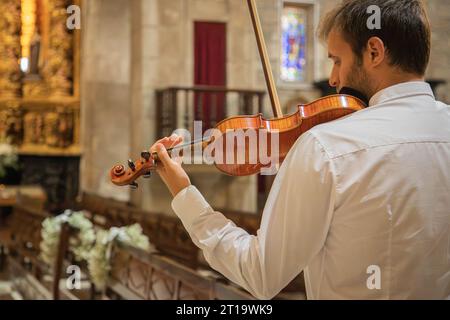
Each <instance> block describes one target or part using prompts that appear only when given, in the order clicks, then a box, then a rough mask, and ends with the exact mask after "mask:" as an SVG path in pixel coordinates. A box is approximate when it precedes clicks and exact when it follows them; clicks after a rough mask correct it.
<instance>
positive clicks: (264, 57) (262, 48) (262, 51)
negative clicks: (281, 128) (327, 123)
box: [247, 0, 283, 118]
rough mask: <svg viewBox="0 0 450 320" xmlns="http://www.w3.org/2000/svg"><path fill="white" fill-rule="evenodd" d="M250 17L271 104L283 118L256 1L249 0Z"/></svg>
mask: <svg viewBox="0 0 450 320" xmlns="http://www.w3.org/2000/svg"><path fill="white" fill-rule="evenodd" d="M247 4H248V8H249V10H250V16H251V18H252V25H253V30H254V31H255V35H256V43H257V44H258V51H259V56H260V57H261V63H262V67H263V70H264V77H265V79H266V84H267V90H268V91H269V96H270V102H271V105H272V110H273V114H274V116H275V117H277V118H281V117H282V116H283V111H282V110H281V106H280V99H279V98H278V93H277V89H276V87H275V80H274V78H273V73H272V68H271V66H270V61H269V55H268V54H267V47H266V42H265V41H264V35H263V33H262V28H261V21H260V20H259V15H258V9H257V8H256V3H255V0H247Z"/></svg>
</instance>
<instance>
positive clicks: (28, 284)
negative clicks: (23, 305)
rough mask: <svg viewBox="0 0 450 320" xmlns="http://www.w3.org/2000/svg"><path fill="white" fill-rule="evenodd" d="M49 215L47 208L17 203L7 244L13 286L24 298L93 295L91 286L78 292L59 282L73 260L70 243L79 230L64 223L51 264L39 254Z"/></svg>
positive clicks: (71, 298)
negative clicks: (43, 223) (35, 207)
mask: <svg viewBox="0 0 450 320" xmlns="http://www.w3.org/2000/svg"><path fill="white" fill-rule="evenodd" d="M47 217H50V214H48V213H47V212H45V211H40V210H36V209H33V208H30V207H26V206H22V205H16V206H15V207H14V210H13V214H12V217H11V222H10V224H11V226H10V237H9V241H8V243H7V244H6V246H7V250H8V256H7V265H8V271H9V272H8V273H9V277H10V279H11V280H12V283H13V286H14V288H15V289H16V291H18V292H19V293H20V294H21V295H22V297H23V298H25V299H32V300H34V299H39V300H42V299H45V300H47V299H54V300H59V299H70V300H78V299H80V298H88V297H90V296H91V291H90V290H89V291H88V292H87V293H86V292H84V291H82V290H80V291H79V292H77V294H78V295H77V294H74V293H72V292H70V291H69V290H67V289H66V288H65V287H64V286H60V283H61V282H64V277H65V270H66V267H67V266H68V265H70V264H73V262H72V261H73V258H72V257H71V254H70V252H69V248H68V247H69V240H70V237H73V236H75V235H76V232H77V231H76V230H74V229H72V228H70V226H69V225H68V224H63V226H62V230H61V233H60V236H59V240H58V242H59V244H58V251H57V255H56V257H55V261H54V263H53V265H52V266H49V265H47V264H46V263H44V261H42V259H41V258H40V257H39V254H40V242H41V229H42V222H43V221H44V219H45V218H47Z"/></svg>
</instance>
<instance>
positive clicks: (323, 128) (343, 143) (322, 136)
mask: <svg viewBox="0 0 450 320" xmlns="http://www.w3.org/2000/svg"><path fill="white" fill-rule="evenodd" d="M371 131H372V130H371V128H370V126H369V127H368V126H367V121H364V119H363V118H361V117H359V116H357V115H356V114H350V115H348V116H345V117H343V118H340V119H337V120H334V121H331V122H327V123H323V124H320V125H317V126H315V127H313V128H312V129H311V130H309V134H310V135H311V136H312V137H314V139H315V140H316V141H317V142H318V143H319V144H320V145H321V146H322V148H323V149H324V151H325V152H326V153H327V154H328V156H329V157H330V158H331V159H333V158H337V157H339V156H342V155H344V154H348V153H353V152H356V151H358V150H361V149H364V148H367V147H369V146H370V136H372V135H374V134H375V132H371Z"/></svg>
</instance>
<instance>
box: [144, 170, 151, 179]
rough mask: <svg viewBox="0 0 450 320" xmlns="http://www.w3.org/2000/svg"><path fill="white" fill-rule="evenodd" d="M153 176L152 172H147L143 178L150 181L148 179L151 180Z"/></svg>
mask: <svg viewBox="0 0 450 320" xmlns="http://www.w3.org/2000/svg"><path fill="white" fill-rule="evenodd" d="M151 176H152V172H151V171H148V172H147V173H146V174H144V175H143V176H142V177H144V178H146V179H148V178H150V177H151Z"/></svg>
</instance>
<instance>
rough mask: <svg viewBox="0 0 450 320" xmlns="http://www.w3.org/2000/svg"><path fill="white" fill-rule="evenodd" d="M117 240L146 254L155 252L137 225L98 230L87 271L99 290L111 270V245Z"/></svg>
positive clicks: (103, 286) (103, 285)
mask: <svg viewBox="0 0 450 320" xmlns="http://www.w3.org/2000/svg"><path fill="white" fill-rule="evenodd" d="M115 240H118V241H120V242H122V243H125V244H127V245H130V246H133V247H136V248H139V249H142V250H145V251H147V252H154V251H156V250H155V248H154V246H153V245H151V244H150V242H149V240H148V238H147V236H145V235H144V234H143V233H142V228H141V226H140V225H139V224H137V223H136V224H133V225H131V226H126V227H121V228H116V227H113V228H111V229H109V230H108V231H107V230H99V231H98V232H97V239H96V242H95V246H94V248H93V249H92V251H91V254H90V256H89V259H88V269H89V273H90V276H91V280H92V282H93V283H94V284H95V286H96V287H97V288H99V289H101V290H103V289H104V288H105V285H106V283H107V281H108V276H109V272H110V270H111V264H110V258H111V251H112V245H113V242H114V241H115Z"/></svg>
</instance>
